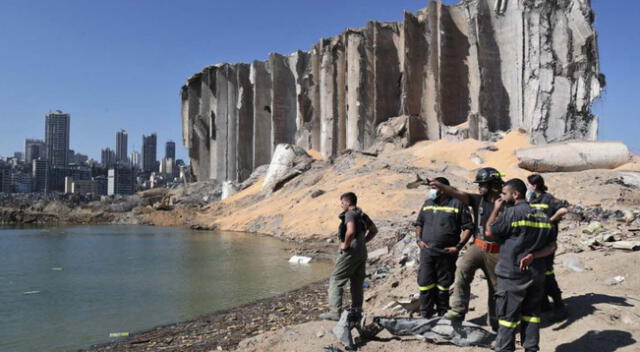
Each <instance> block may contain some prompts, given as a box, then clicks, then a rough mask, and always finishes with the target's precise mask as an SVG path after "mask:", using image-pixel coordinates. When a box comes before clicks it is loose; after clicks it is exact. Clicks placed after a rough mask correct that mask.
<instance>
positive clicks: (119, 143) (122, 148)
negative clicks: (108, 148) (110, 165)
mask: <svg viewBox="0 0 640 352" xmlns="http://www.w3.org/2000/svg"><path fill="white" fill-rule="evenodd" d="M128 139H129V137H128V135H127V131H125V130H120V131H118V132H117V133H116V162H117V163H119V164H126V163H127V143H128Z"/></svg>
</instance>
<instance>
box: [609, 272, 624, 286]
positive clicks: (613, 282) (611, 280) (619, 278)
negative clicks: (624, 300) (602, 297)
mask: <svg viewBox="0 0 640 352" xmlns="http://www.w3.org/2000/svg"><path fill="white" fill-rule="evenodd" d="M622 281H624V276H620V275H618V276H614V277H611V278H609V279H607V281H605V283H606V284H607V285H609V286H614V285H617V284H619V283H621V282H622Z"/></svg>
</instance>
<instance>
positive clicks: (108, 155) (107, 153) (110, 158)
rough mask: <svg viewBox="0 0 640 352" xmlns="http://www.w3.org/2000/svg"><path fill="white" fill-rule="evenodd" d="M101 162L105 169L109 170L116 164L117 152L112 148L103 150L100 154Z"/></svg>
mask: <svg viewBox="0 0 640 352" xmlns="http://www.w3.org/2000/svg"><path fill="white" fill-rule="evenodd" d="M100 162H101V164H102V166H103V167H105V168H107V169H109V168H112V167H113V166H114V165H115V164H116V152H114V151H113V149H111V148H105V149H102V151H101V152H100Z"/></svg>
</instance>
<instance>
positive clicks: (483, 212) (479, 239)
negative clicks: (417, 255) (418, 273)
mask: <svg viewBox="0 0 640 352" xmlns="http://www.w3.org/2000/svg"><path fill="white" fill-rule="evenodd" d="M474 183H477V184H478V192H479V194H470V193H466V192H462V191H459V190H457V189H455V188H453V187H451V186H448V185H444V184H442V183H440V182H438V181H433V182H431V183H430V185H431V186H433V187H435V188H437V189H438V190H440V191H441V192H442V193H443V194H445V195H448V196H451V197H453V198H456V199H458V200H460V201H461V202H463V203H464V204H466V205H469V206H471V208H472V211H473V221H474V237H475V240H474V242H473V245H472V246H470V247H469V249H468V250H467V252H466V253H465V254H464V255H463V256H462V257H461V258H460V260H459V262H458V267H457V269H456V274H455V281H454V284H453V295H452V297H451V309H450V310H449V311H448V312H447V313H446V314H445V318H447V319H451V320H464V316H465V314H466V313H467V312H468V310H469V300H470V299H471V283H472V282H473V278H474V276H475V274H476V271H477V270H478V269H480V270H482V272H483V273H484V276H485V277H486V278H487V286H488V288H489V296H488V309H487V313H488V314H487V318H488V323H489V325H490V326H491V327H492V328H493V330H494V331H495V330H497V329H498V320H497V319H496V316H495V298H494V289H495V287H496V284H497V281H496V275H495V272H494V271H495V267H496V263H497V262H498V252H499V251H500V246H499V245H498V244H497V243H495V242H494V241H492V240H490V239H488V238H486V237H485V235H484V229H485V225H486V222H487V220H488V218H489V214H491V211H492V210H493V205H494V202H495V200H496V199H498V198H499V197H500V192H501V189H502V185H503V181H502V175H501V174H500V172H498V170H496V169H494V168H490V167H488V168H483V169H480V170H478V172H477V174H476V178H475V180H474Z"/></svg>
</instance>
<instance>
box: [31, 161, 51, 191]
mask: <svg viewBox="0 0 640 352" xmlns="http://www.w3.org/2000/svg"><path fill="white" fill-rule="evenodd" d="M31 176H32V178H33V188H32V191H33V192H47V180H48V178H49V164H48V162H47V161H46V160H43V159H33V161H32V169H31Z"/></svg>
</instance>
